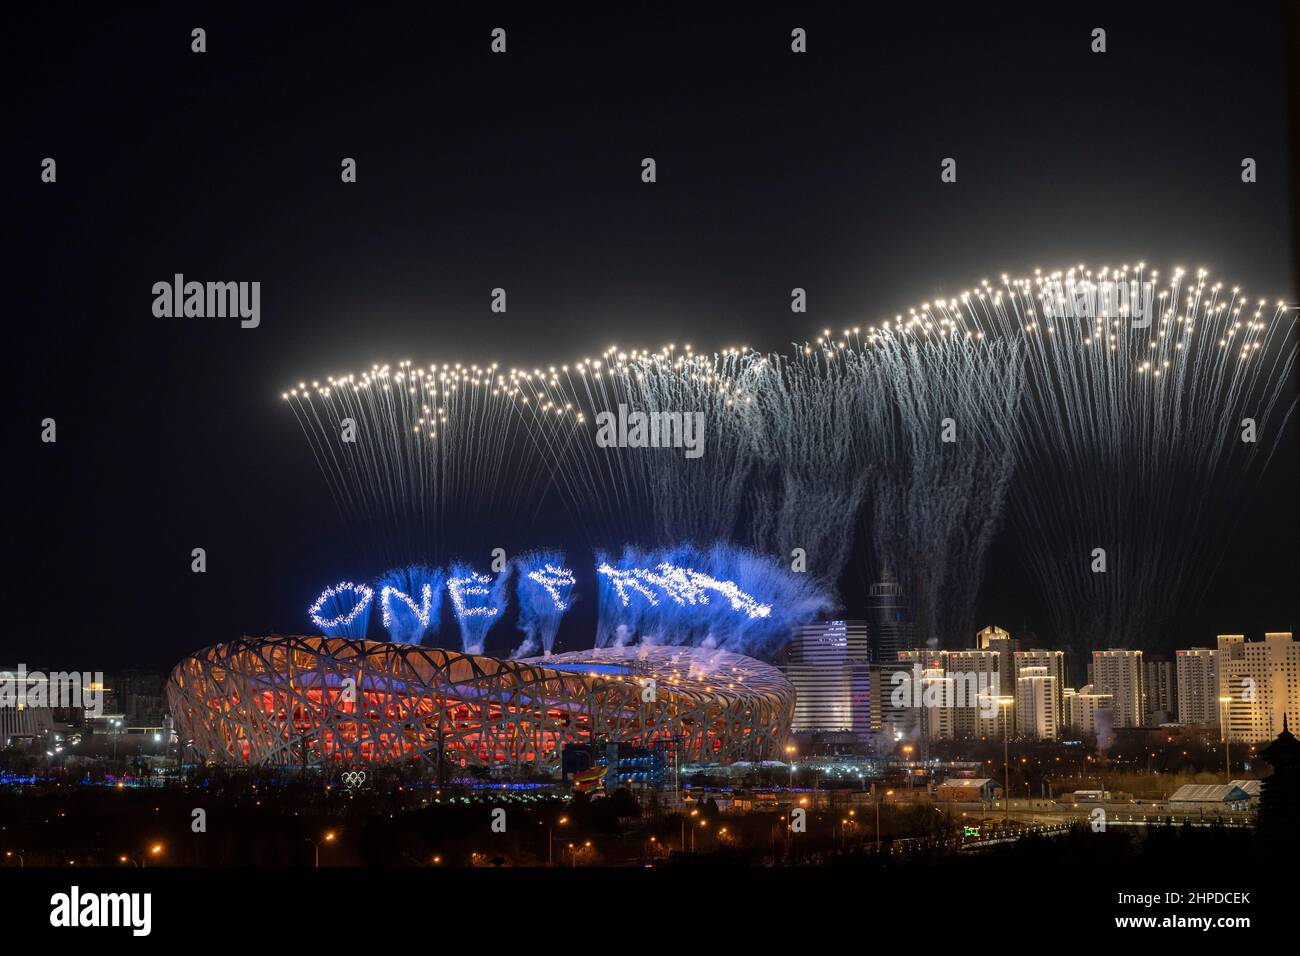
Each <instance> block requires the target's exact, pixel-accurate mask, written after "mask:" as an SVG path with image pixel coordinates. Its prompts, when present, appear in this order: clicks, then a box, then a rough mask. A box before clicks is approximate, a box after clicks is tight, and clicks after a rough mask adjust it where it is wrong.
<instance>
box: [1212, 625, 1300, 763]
mask: <svg viewBox="0 0 1300 956" xmlns="http://www.w3.org/2000/svg"><path fill="white" fill-rule="evenodd" d="M1218 644H1219V646H1218V651H1219V654H1218V665H1219V696H1220V697H1226V698H1228V700H1226V701H1225V702H1223V703H1222V706H1223V708H1224V710H1223V714H1224V721H1225V724H1224V727H1223V734H1224V736H1225V738H1226V739H1227V740H1228V741H1229V742H1231V743H1263V742H1265V741H1269V740H1272V739H1273V738H1275V737H1276V736H1277V735H1278V734H1280V733H1281V732H1282V720H1283V717H1286V719H1287V720H1288V721H1289V723H1290V726H1292V727H1298V726H1300V723H1297V721H1298V720H1300V644H1297V643H1296V642H1295V641H1294V640H1292V637H1291V632H1290V631H1270V632H1268V633H1266V634H1265V635H1264V639H1263V640H1262V641H1247V640H1246V639H1245V637H1244V636H1243V635H1241V634H1220V635H1219V639H1218Z"/></svg>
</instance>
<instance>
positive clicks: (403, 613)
mask: <svg viewBox="0 0 1300 956" xmlns="http://www.w3.org/2000/svg"><path fill="white" fill-rule="evenodd" d="M442 583H443V573H442V571H440V570H439V569H437V568H430V567H426V566H425V565H423V564H411V565H407V566H406V567H403V568H394V569H393V570H391V571H389V572H388V573H387V574H385V575H384V576H383V577H382V578H380V580H379V585H380V590H379V607H380V611H381V612H382V613H383V621H384V628H385V629H386V630H387V631H388V636H389V637H390V638H391V639H392V640H394V641H397V642H398V643H401V644H419V643H421V642H422V641H423V640H424V635H425V634H426V633H427V632H428V631H430V630H432V631H433V632H434V633H437V631H438V612H439V611H440V610H441V609H442Z"/></svg>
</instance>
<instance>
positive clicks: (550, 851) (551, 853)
mask: <svg viewBox="0 0 1300 956" xmlns="http://www.w3.org/2000/svg"><path fill="white" fill-rule="evenodd" d="M568 822H569V818H568V817H560V819H559V820H557V821H556V824H557V825H558V826H564V825H565V824H566V823H568ZM552 831H553V828H552V827H549V826H548V827H547V828H546V865H547V866H555V850H554V844H553V842H552V839H551V833H552Z"/></svg>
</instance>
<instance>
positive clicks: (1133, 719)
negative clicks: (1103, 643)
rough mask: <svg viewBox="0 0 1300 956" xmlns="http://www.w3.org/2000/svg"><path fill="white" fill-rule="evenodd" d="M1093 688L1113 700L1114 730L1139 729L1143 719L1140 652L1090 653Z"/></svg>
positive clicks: (1144, 706) (1144, 699) (1144, 702)
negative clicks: (1122, 728)
mask: <svg viewBox="0 0 1300 956" xmlns="http://www.w3.org/2000/svg"><path fill="white" fill-rule="evenodd" d="M1090 673H1091V677H1092V684H1093V686H1094V687H1095V688H1096V689H1097V693H1099V694H1110V695H1111V697H1112V698H1113V701H1112V707H1111V713H1112V715H1113V717H1114V720H1115V726H1116V727H1141V726H1142V722H1143V720H1144V719H1145V718H1146V693H1145V690H1144V688H1143V679H1142V678H1143V670H1142V652H1141V651H1126V650H1109V651H1093V652H1092V664H1091V668H1090Z"/></svg>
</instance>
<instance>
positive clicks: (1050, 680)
mask: <svg viewBox="0 0 1300 956" xmlns="http://www.w3.org/2000/svg"><path fill="white" fill-rule="evenodd" d="M1017 674H1018V676H1017V677H1016V732H1017V733H1018V734H1019V735H1020V736H1022V737H1032V738H1033V739H1035V740H1056V739H1057V738H1058V736H1059V733H1060V728H1061V711H1060V705H1059V704H1058V701H1060V700H1062V699H1063V696H1064V695H1063V688H1061V686H1060V682H1059V680H1058V679H1057V677H1056V675H1055V674H1051V673H1049V672H1048V669H1047V668H1046V667H1030V666H1022V667H1020V668H1018V670H1017Z"/></svg>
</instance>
